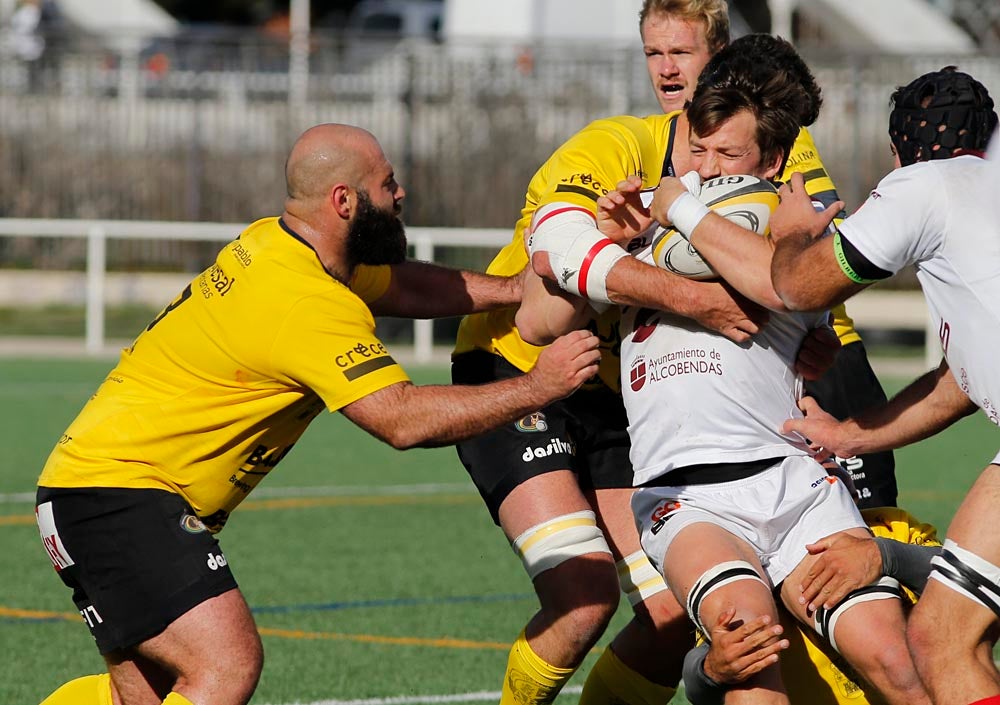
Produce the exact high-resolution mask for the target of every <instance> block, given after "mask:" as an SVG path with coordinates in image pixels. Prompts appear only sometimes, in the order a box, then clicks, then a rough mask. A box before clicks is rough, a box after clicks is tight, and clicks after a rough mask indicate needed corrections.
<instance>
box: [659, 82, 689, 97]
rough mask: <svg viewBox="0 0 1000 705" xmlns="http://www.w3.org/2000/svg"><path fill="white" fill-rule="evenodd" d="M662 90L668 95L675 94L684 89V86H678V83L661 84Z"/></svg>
mask: <svg viewBox="0 0 1000 705" xmlns="http://www.w3.org/2000/svg"><path fill="white" fill-rule="evenodd" d="M660 90H661V91H662V92H663V93H666V94H667V95H675V94H677V93H680V92H681V91H683V90H684V87H683V86H678V85H676V84H670V85H663V86H660Z"/></svg>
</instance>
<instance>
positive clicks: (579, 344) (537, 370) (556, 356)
mask: <svg viewBox="0 0 1000 705" xmlns="http://www.w3.org/2000/svg"><path fill="white" fill-rule="evenodd" d="M599 344H600V341H599V340H598V339H597V336H596V335H594V334H593V333H591V332H590V331H586V330H575V331H573V332H571V333H567V334H566V335H563V336H560V337H558V338H556V340H555V341H554V342H553V343H552V344H551V345H549V346H548V347H547V348H545V349H544V350H543V351H542V352H541V354H539V356H538V361H537V362H536V363H535V366H534V368H532V370H531V372H529V373H528V374H529V376H530V377H531V379H532V382H533V384H534V385H536V388H538V389H540V391H542V393H543V394H544V393H545V392H548V394H546V396H550V397H551V400H552V401H555V400H556V399H562V398H563V397H565V396H568V395H570V394H572V393H573V392H575V391H576V390H577V389H579V387H580V385H581V384H583V383H584V382H586V381H587V380H588V379H590V378H591V377H593V376H594V375H596V374H597V365H598V362H599V361H600V359H601V351H600V350H599V349H598V345H599Z"/></svg>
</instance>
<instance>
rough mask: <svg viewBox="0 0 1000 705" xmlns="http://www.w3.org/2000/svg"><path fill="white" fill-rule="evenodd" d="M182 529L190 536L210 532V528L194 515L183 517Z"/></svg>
mask: <svg viewBox="0 0 1000 705" xmlns="http://www.w3.org/2000/svg"><path fill="white" fill-rule="evenodd" d="M181 528H182V529H184V530H185V531H186V532H188V533H189V534H200V533H203V532H205V531H208V527H207V526H205V524H203V523H202V521H201V519H199V518H198V517H196V516H195V515H194V514H185V515H183V516H182V517H181Z"/></svg>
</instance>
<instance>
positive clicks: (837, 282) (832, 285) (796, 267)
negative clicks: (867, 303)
mask: <svg viewBox="0 0 1000 705" xmlns="http://www.w3.org/2000/svg"><path fill="white" fill-rule="evenodd" d="M771 284H772V285H773V287H774V291H775V293H776V294H777V296H778V298H779V299H780V300H781V302H782V304H783V305H784V306H785V307H786V308H787V309H788V310H789V311H823V310H825V309H829V308H833V307H834V306H836V305H837V304H841V303H843V302H844V301H846V300H847V299H848V298H850V297H851V296H853V295H854V294H856V293H858V292H859V291H861V290H862V289H864V288H865V287H866V286H868V284H858V283H856V282H854V281H852V280H850V279H848V278H847V276H846V275H845V274H844V273H843V271H842V270H841V269H840V265H839V264H837V260H836V254H835V253H834V248H833V241H832V240H831V239H830V238H829V237H824V238H819V239H816V238H812V237H810V236H808V235H788V236H786V237H783V238H781V239H780V240H775V245H774V253H773V254H772V256H771Z"/></svg>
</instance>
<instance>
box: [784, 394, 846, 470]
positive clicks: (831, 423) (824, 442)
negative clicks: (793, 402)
mask: <svg viewBox="0 0 1000 705" xmlns="http://www.w3.org/2000/svg"><path fill="white" fill-rule="evenodd" d="M799 409H801V410H802V413H803V414H805V415H804V416H803V417H802V418H800V419H788V420H787V421H785V423H784V424H782V426H781V432H782V433H784V434H786V435H790V434H796V433H797V434H799V435H800V436H802V437H803V438H807V439H808V440H809V448H810V449H811V450H812V451H813V452H814V453H816V454H817V455H818V456H824V455H829V454H830V453H832V454H835V455H837V456H838V457H841V458H852V457H854V456H855V455H858V453H861V452H863V451H864V450H865V449H864V448H862V447H861V446H860V445H858V444H856V443H854V442H852V441H851V439H850V438H849V437H848V434H847V431H846V429H847V424H845V423H844V422H842V421H838V420H837V419H836V418H834V417H833V416H831V415H830V414H828V413H826V412H825V411H823V409H822V408H821V407H820V405H819V404H818V403H817V402H816V400H815V399H814V398H812V397H802V398H801V399H800V400H799Z"/></svg>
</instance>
